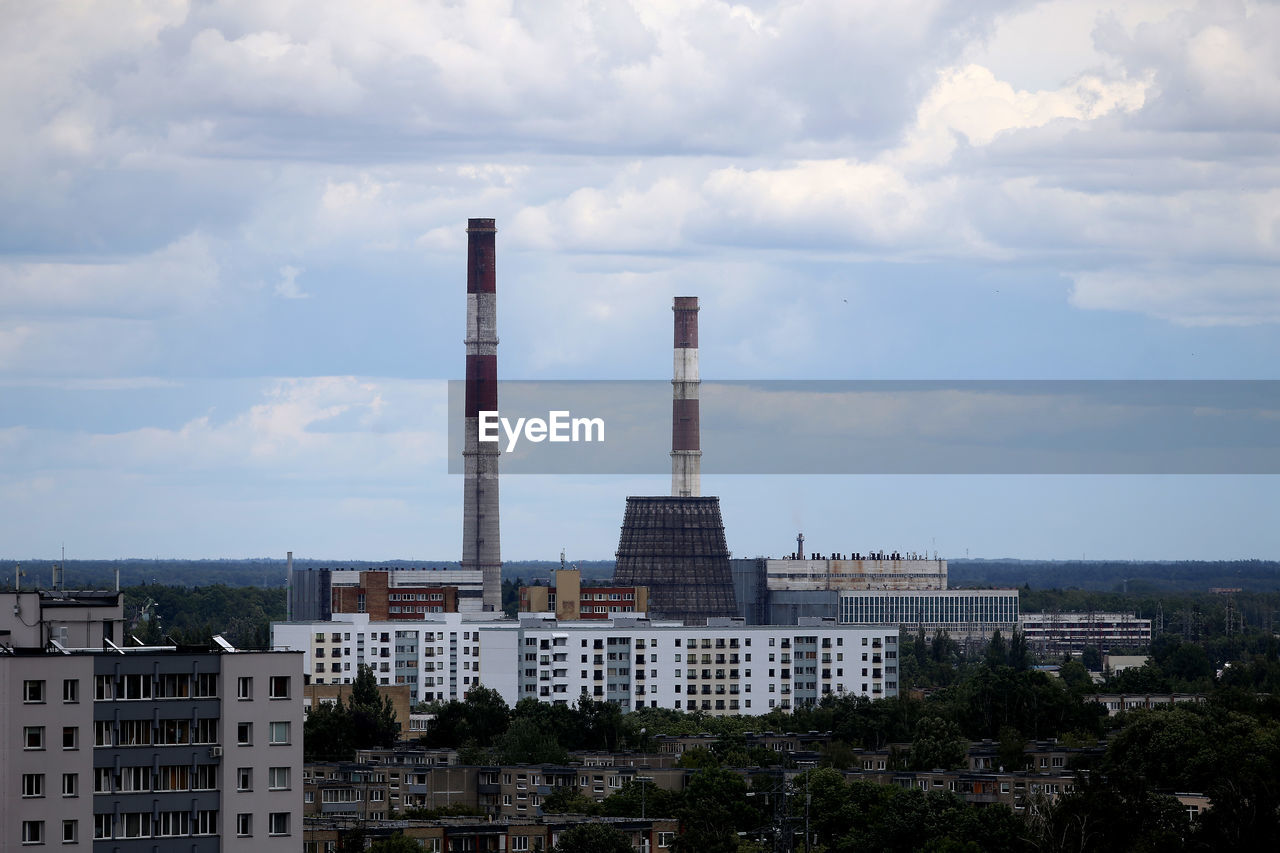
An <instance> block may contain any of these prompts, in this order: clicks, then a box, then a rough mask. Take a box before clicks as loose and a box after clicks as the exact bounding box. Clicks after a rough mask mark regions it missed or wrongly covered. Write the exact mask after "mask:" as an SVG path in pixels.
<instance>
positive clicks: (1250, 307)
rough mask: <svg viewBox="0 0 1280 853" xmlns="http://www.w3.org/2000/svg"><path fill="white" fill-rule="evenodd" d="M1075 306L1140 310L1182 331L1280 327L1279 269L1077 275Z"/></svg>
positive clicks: (1172, 269) (1142, 270) (1178, 269)
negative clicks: (1276, 325)
mask: <svg viewBox="0 0 1280 853" xmlns="http://www.w3.org/2000/svg"><path fill="white" fill-rule="evenodd" d="M1072 278H1073V280H1074V286H1073V287H1072V289H1071V303H1072V304H1073V305H1075V306H1077V307H1079V308H1087V309H1094V310H1103V311H1136V312H1139V313H1143V314H1150V315H1151V316H1153V317H1159V318H1160V319H1163V320H1168V321H1170V322H1172V323H1176V324H1178V325H1180V326H1257V325H1261V324H1267V323H1280V276H1277V274H1276V269H1275V267H1217V268H1213V269H1187V268H1184V267H1166V268H1155V269H1152V268H1139V269H1133V270H1126V269H1116V270H1104V271H1099V272H1083V273H1077V274H1075V275H1074V276H1073V277H1072Z"/></svg>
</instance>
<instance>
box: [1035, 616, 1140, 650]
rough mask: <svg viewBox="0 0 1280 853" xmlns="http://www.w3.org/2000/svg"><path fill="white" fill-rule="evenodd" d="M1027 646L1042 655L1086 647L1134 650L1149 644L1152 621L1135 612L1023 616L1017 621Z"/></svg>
mask: <svg viewBox="0 0 1280 853" xmlns="http://www.w3.org/2000/svg"><path fill="white" fill-rule="evenodd" d="M1018 624H1019V625H1020V627H1021V628H1022V633H1023V635H1024V636H1025V637H1026V638H1027V644H1028V645H1029V646H1030V647H1031V648H1033V649H1035V650H1036V651H1039V652H1041V653H1045V654H1060V653H1063V652H1078V651H1080V650H1081V649H1084V648H1085V647H1087V646H1093V647H1095V648H1100V649H1103V650H1106V649H1112V648H1116V649H1136V648H1140V647H1142V646H1146V645H1148V644H1149V643H1150V642H1151V620H1150V619H1139V618H1138V616H1137V614H1135V613H1099V612H1084V613H1024V614H1022V616H1021V617H1020V618H1019V620H1018Z"/></svg>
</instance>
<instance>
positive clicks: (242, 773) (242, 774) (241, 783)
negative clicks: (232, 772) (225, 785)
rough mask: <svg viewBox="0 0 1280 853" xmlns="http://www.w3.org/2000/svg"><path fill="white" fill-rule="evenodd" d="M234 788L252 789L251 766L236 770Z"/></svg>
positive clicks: (238, 789)
mask: <svg viewBox="0 0 1280 853" xmlns="http://www.w3.org/2000/svg"><path fill="white" fill-rule="evenodd" d="M236 790H237V791H252V790H253V768H252V767H241V768H240V769H239V770H237V771H236Z"/></svg>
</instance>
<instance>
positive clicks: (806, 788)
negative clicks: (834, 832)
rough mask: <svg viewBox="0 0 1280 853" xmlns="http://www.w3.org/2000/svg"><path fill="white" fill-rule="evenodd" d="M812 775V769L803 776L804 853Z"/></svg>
mask: <svg viewBox="0 0 1280 853" xmlns="http://www.w3.org/2000/svg"><path fill="white" fill-rule="evenodd" d="M812 775H813V769H812V768H810V769H809V770H808V771H807V772H806V773H805V774H804V853H809V801H810V797H809V777H810V776H812Z"/></svg>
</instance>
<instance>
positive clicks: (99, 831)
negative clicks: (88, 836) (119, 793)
mask: <svg viewBox="0 0 1280 853" xmlns="http://www.w3.org/2000/svg"><path fill="white" fill-rule="evenodd" d="M111 817H112V815H111V813H110V812H107V813H105V814H96V815H94V816H93V837H94V838H110V837H111Z"/></svg>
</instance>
